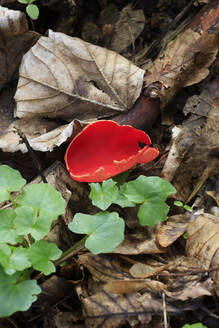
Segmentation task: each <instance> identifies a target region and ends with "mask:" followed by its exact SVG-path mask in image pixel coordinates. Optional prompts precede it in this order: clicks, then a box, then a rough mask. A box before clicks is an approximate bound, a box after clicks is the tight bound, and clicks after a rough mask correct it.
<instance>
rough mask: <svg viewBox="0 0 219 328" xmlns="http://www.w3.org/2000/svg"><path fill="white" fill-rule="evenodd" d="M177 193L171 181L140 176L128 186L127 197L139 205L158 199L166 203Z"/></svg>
mask: <svg viewBox="0 0 219 328" xmlns="http://www.w3.org/2000/svg"><path fill="white" fill-rule="evenodd" d="M174 193H176V189H175V188H174V187H173V186H172V185H171V183H170V182H169V181H166V180H163V179H161V178H159V177H145V176H143V175H140V176H139V177H138V178H137V179H136V180H134V181H130V182H128V183H127V185H126V189H125V192H124V194H125V196H126V197H127V198H128V199H129V200H130V201H132V202H135V203H137V204H140V203H143V202H144V201H145V200H149V199H157V200H158V201H162V200H163V201H165V200H166V198H167V197H168V196H169V195H172V194H174Z"/></svg>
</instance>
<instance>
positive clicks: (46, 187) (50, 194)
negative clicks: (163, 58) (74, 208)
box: [17, 183, 65, 220]
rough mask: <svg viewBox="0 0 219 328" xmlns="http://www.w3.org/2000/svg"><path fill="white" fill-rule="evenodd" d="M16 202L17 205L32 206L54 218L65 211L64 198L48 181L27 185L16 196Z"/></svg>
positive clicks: (40, 212)
mask: <svg viewBox="0 0 219 328" xmlns="http://www.w3.org/2000/svg"><path fill="white" fill-rule="evenodd" d="M17 203H18V204H19V206H23V205H27V206H30V207H33V208H34V209H35V210H38V211H39V214H42V215H44V216H46V215H48V216H49V217H52V218H53V219H54V220H55V219H56V218H57V217H58V216H59V215H61V214H64V213H65V200H64V199H63V198H62V195H61V193H60V192H58V191H57V190H55V189H54V188H53V187H52V186H51V185H50V184H48V183H39V184H32V185H30V186H27V187H26V188H25V189H24V190H23V192H22V194H21V195H20V196H19V197H18V198H17Z"/></svg>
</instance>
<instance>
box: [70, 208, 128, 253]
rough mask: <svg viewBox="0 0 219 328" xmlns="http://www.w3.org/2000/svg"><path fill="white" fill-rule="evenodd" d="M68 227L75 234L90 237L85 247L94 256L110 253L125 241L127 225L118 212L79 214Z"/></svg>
mask: <svg viewBox="0 0 219 328" xmlns="http://www.w3.org/2000/svg"><path fill="white" fill-rule="evenodd" d="M68 227H69V229H70V230H71V231H73V232H75V233H80V234H87V235H88V238H87V239H86V242H85V246H86V247H87V249H89V250H90V251H91V252H92V253H93V254H99V253H110V252H112V251H113V250H114V249H115V248H116V247H117V246H118V245H119V244H120V243H121V242H122V241H123V240H124V229H125V223H124V220H123V219H122V218H120V217H119V215H118V213H116V212H112V213H109V212H100V213H97V214H95V215H88V214H82V213H78V214H76V215H75V216H74V219H73V221H72V222H71V223H70V224H69V225H68Z"/></svg>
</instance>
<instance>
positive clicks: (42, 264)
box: [28, 240, 62, 275]
mask: <svg viewBox="0 0 219 328" xmlns="http://www.w3.org/2000/svg"><path fill="white" fill-rule="evenodd" d="M28 254H29V258H30V260H31V262H32V264H33V267H34V269H35V270H38V271H42V272H43V273H44V274H45V275H49V274H50V273H52V272H55V271H56V268H55V266H54V264H53V263H52V262H51V261H55V260H57V259H58V258H59V257H60V256H61V254H62V251H61V250H60V249H59V248H58V247H57V246H56V244H54V243H48V242H47V241H45V240H40V241H37V242H36V243H34V244H33V245H31V246H30V247H29V248H28Z"/></svg>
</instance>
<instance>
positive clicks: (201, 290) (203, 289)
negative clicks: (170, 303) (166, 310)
mask: <svg viewBox="0 0 219 328" xmlns="http://www.w3.org/2000/svg"><path fill="white" fill-rule="evenodd" d="M212 290H213V282H212V280H211V279H208V280H206V281H204V282H200V281H198V282H197V281H195V282H191V283H188V284H187V285H185V288H184V289H183V290H180V291H178V292H169V291H165V294H166V295H167V296H169V297H171V298H174V299H176V300H179V301H186V300H188V299H194V298H198V297H201V296H204V295H207V296H211V295H212V292H211V291H212Z"/></svg>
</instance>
